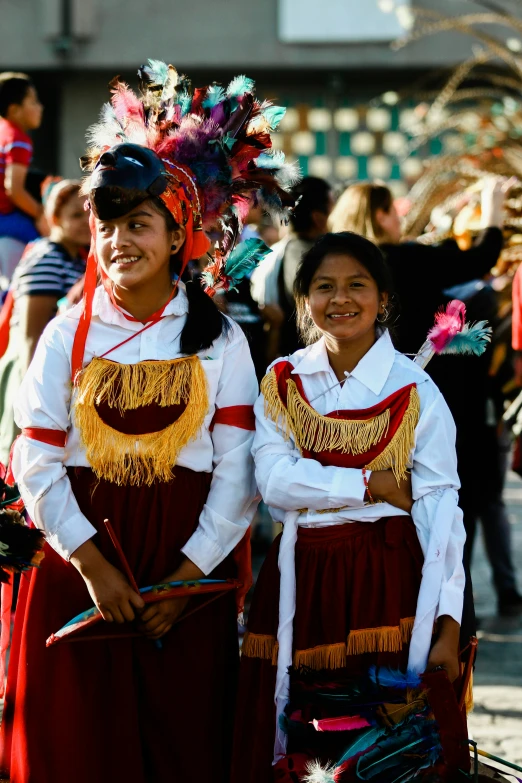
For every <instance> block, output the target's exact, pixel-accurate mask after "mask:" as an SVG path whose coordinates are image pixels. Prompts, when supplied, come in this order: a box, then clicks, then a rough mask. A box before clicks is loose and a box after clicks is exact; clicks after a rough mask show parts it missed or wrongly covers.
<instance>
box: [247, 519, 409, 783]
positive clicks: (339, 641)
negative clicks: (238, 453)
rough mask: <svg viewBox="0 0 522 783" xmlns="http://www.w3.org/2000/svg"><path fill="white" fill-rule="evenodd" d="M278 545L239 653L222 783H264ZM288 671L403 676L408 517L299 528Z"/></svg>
mask: <svg viewBox="0 0 522 783" xmlns="http://www.w3.org/2000/svg"><path fill="white" fill-rule="evenodd" d="M279 541H280V538H277V539H276V541H275V542H274V544H273V546H272V549H271V550H270V552H269V554H268V557H267V559H266V561H265V563H264V565H263V568H262V569H261V573H260V575H259V579H258V582H257V585H256V589H255V593H254V597H253V601H252V608H251V610H250V616H249V621H248V633H247V634H246V637H245V641H244V643H243V652H242V660H241V671H240V687H239V695H238V708H237V713H236V729H235V736H234V758H233V769H232V778H231V780H232V783H269V781H271V780H273V770H272V758H273V750H274V737H275V717H276V715H275V706H274V690H275V679H276V664H277V642H276V639H277V626H278V611H279V568H278V563H277V560H278V554H279ZM295 561H296V584H297V599H296V613H295V619H294V665H295V666H306V667H309V668H310V669H316V670H318V671H320V670H323V671H324V670H325V669H330V670H332V677H333V678H335V677H336V676H343V677H344V676H359V675H364V674H366V673H367V672H368V669H369V667H370V666H371V665H372V664H377V665H383V666H390V667H392V668H394V669H398V668H400V669H402V670H403V671H405V669H406V665H407V660H408V647H409V639H410V636H411V631H412V628H413V620H414V618H415V611H416V606H417V596H418V592H419V586H420V581H421V573H422V565H423V562H424V558H423V555H422V551H421V548H420V544H419V541H418V538H417V533H416V531H415V526H414V524H413V522H412V520H411V519H410V518H409V517H405V516H400V517H391V518H387V519H382V520H380V521H378V522H372V523H364V522H354V523H351V524H346V525H336V526H331V527H323V528H303V527H300V528H299V532H298V538H297V544H296V552H295Z"/></svg>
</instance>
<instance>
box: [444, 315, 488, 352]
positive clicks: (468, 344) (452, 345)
mask: <svg viewBox="0 0 522 783" xmlns="http://www.w3.org/2000/svg"><path fill="white" fill-rule="evenodd" d="M491 334H492V329H491V327H490V326H488V325H487V321H477V323H475V324H465V326H464V327H463V329H462V331H461V332H458V333H457V334H456V335H455V336H454V337H453V339H452V340H451V341H450V342H449V343H448V345H447V346H446V347H445V348H444V350H443V351H442V353H443V354H460V355H464V354H468V355H472V356H481V355H482V354H483V353H484V351H485V350H486V348H487V345H488V343H489V342H491Z"/></svg>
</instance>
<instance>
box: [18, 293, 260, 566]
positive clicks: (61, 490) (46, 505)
mask: <svg viewBox="0 0 522 783" xmlns="http://www.w3.org/2000/svg"><path fill="white" fill-rule="evenodd" d="M187 312H188V299H187V295H186V292H185V286H184V285H183V284H180V286H179V288H178V293H177V295H176V296H175V298H174V299H173V300H172V301H171V302H169V304H168V305H167V307H166V308H165V311H164V316H165V317H164V318H162V319H161V320H160V321H159V322H158V323H156V324H155V325H154V326H152V327H150V328H149V329H147V330H146V331H144V332H143V333H142V334H140V335H138V336H136V337H135V338H134V339H132V340H130V342H128V343H126V344H125V345H122V346H121V347H119V348H117V349H116V350H115V351H113V352H111V353H110V358H111V359H112V360H114V361H117V362H121V363H124V364H133V363H136V362H140V361H145V360H168V359H176V358H179V357H180V356H182V354H181V353H180V337H181V331H182V329H183V327H184V325H185V322H186V318H187ZM80 314H81V306H80V305H78V306H77V307H75V308H73V309H72V310H70V311H68V312H67V313H65V314H64V315H61V316H58V317H57V318H55V319H54V320H53V321H51V323H50V324H49V325H48V326H47V328H46V329H45V331H44V333H43V335H42V337H41V339H40V342H39V343H38V347H37V349H36V353H35V356H34V359H33V361H32V363H31V366H30V367H29V370H28V372H27V374H26V376H25V378H24V380H23V383H22V387H21V389H20V393H19V396H18V400H17V402H16V404H15V419H16V423H17V424H18V426H19V427H20V428H21V429H22V428H30V427H38V428H43V429H58V430H62V431H66V432H67V443H66V445H65V447H64V448H60V447H57V446H51V445H48V444H46V443H41V442H40V441H36V440H33V439H31V438H28V437H25V436H22V437H20V438H19V439H18V441H17V442H16V446H15V449H14V455H13V473H14V476H15V479H16V481H17V482H18V486H19V488H20V492H21V494H22V497H23V499H24V502H25V504H26V506H27V510H28V512H29V514H30V516H31V518H32V519H33V520H34V522H35V524H36V525H37V527H40V528H42V529H43V530H45V533H46V537H47V541H48V542H49V544H50V545H51V546H52V547H53V548H54V549H55V550H56V551H57V552H58V554H60V555H61V556H62V557H63V558H65V559H69V558H70V557H71V555H72V554H73V552H74V551H75V550H76V549H77V548H78V547H79V546H81V544H83V543H84V542H85V541H87V540H88V539H90V538H91V537H92V536H93V535H94V534H95V533H96V530H95V528H94V527H93V526H92V525H91V523H90V522H89V521H88V520H87V519H86V517H85V516H84V515H83V514H82V513H81V511H80V509H79V507H78V503H77V502H76V499H75V497H74V494H73V492H72V489H71V485H70V483H69V479H68V477H67V473H66V467H68V466H85V467H88V466H89V463H88V461H87V458H86V454H85V449H84V447H83V445H82V444H81V442H80V436H79V432H78V429H77V428H76V426H75V423H74V417H73V416H72V415H71V412H72V403H73V401H74V395H75V394H76V393H77V392H76V390H75V391H73V390H72V386H71V352H72V345H73V340H74V335H75V332H76V327H77V325H78V319H79V316H80ZM230 327H231V328H230V331H229V333H228V335H226V336H221V337H219V338H218V339H217V340H215V341H214V343H213V344H212V346H211V347H210V348H208V349H207V350H206V351H202V352H201V353H200V354H198V355H199V358H200V360H201V364H202V366H203V368H204V371H205V374H206V377H207V382H208V399H209V408H208V411H207V415H206V417H205V421H204V424H203V427H202V428H201V431H200V432H199V434H198V436H197V437H196V438H195V439H194V440H192V441H191V442H190V443H188V444H187V445H186V446H185V447H184V448H183V449H182V450H181V451H180V453H179V456H178V459H177V464H178V465H181V466H183V467H186V468H190V469H191V470H194V471H202V472H206V473H210V472H212V483H211V486H210V491H209V494H208V497H207V501H206V503H205V506H204V508H203V510H202V512H201V515H200V518H199V524H198V527H197V529H196V530H195V532H194V533H193V535H192V536H191V537H190V538H189V540H188V541H187V543H186V544H185V546H184V547H183V549H182V551H183V553H184V554H185V555H186V556H187V557H188V558H189V559H190V560H192V561H193V562H194V563H195V564H196V565H197V566H198V567H199V568H200V569H201V570H202V571H203V572H204V573H205V574H208V573H210V572H211V571H212V570H213V569H214V568H215V567H216V566H217V565H218V564H219V563H220V562H221V561H222V560H223V559H224V558H225V557H226V556H227V555H228V554H229V553H230V552H231V551H232V550H233V549H234V547H235V546H236V544H237V543H238V542H239V541H240V540H241V538H242V537H243V535H244V532H245V530H246V529H247V528H248V526H249V525H250V523H251V521H252V518H253V515H254V513H255V509H256V507H257V497H256V486H255V480H254V471H253V464H252V458H251V455H250V450H251V446H252V439H253V432H250V431H248V430H244V429H240V428H238V427H232V426H229V425H225V424H216V425H215V427H214V429H213V431H212V432H210V429H209V428H210V424H211V422H212V418H213V416H214V412H215V410H216V408H225V407H228V406H234V405H252V404H253V403H254V401H255V399H256V397H257V394H258V385H257V380H256V376H255V371H254V367H253V364H252V359H251V356H250V350H249V347H248V344H247V341H246V339H245V336H244V335H243V332H242V331H241V329H240V328H239V327H238V326H237V325H236V324H234V323H233V322H232V321H230ZM142 328H143V326H142V324H141V323H139V322H136V321H130V320H128V319H127V318H125V316H124V315H123V314H122V313H121V312H119V311H118V310H117V309H116V308H115V307H114V306H113V305H112V303H111V301H110V298H109V296H108V295H107V293H106V292H105V291H104V289H103V288H101V287H100V288H98V289H97V290H96V293H95V296H94V301H93V314H92V321H91V326H90V329H89V334H88V338H87V345H86V350H85V357H84V364H88V363H89V362H90V360H91V359H92V358H93V357H95V356H101V355H102V354H104V353H105V352H106V351H108V350H109V349H110V348H112V347H113V346H115V345H117V344H118V343H120V342H122V341H123V340H125V339H126V338H128V337H129V336H130V335H131V334H132V333H133V332H138V331H139V330H140V329H142Z"/></svg>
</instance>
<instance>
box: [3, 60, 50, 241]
mask: <svg viewBox="0 0 522 783" xmlns="http://www.w3.org/2000/svg"><path fill="white" fill-rule="evenodd" d="M42 113H43V106H42V104H41V103H40V101H39V99H38V94H37V92H36V89H35V87H34V85H33V83H32V81H31V79H30V78H29V76H27V75H26V74H25V73H12V72H6V73H2V74H0V237H11V238H12V239H17V240H18V241H20V242H24V243H27V242H31V241H32V240H34V239H37V238H38V237H39V236H40V234H42V233H47V232H46V230H45V228H46V226H45V220H44V219H43V206H42V204H40V203H39V202H38V201H37V200H36V199H35V198H34V197H33V196H31V194H30V193H29V191H28V190H27V188H26V177H27V172H28V169H29V164H30V163H31V159H32V154H33V144H32V141H31V138H30V136H29V135H28V132H29V131H32V130H36V129H37V128H39V127H40V123H41V122H42Z"/></svg>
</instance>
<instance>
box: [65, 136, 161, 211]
mask: <svg viewBox="0 0 522 783" xmlns="http://www.w3.org/2000/svg"><path fill="white" fill-rule="evenodd" d="M80 163H81V161H80ZM167 184H168V179H167V175H166V171H165V166H164V165H163V162H162V160H161V158H159V157H158V155H156V153H155V152H153V150H151V149H148V148H147V147H142V146H140V145H139V144H116V145H115V146H114V147H111V148H110V149H109V150H107V152H104V153H103V154H102V155H101V156H100V159H99V160H98V162H97V163H96V166H95V167H94V170H93V172H92V174H91V177H90V180H89V201H90V203H91V207H92V211H93V212H94V214H95V215H96V217H97V218H100V219H101V220H111V219H113V218H118V217H121V216H122V215H125V214H127V212H130V211H131V209H134V207H136V206H138V204H141V202H142V201H145V199H147V198H152V197H154V196H159V195H161V194H162V193H163V191H164V190H165V189H166V187H167Z"/></svg>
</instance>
